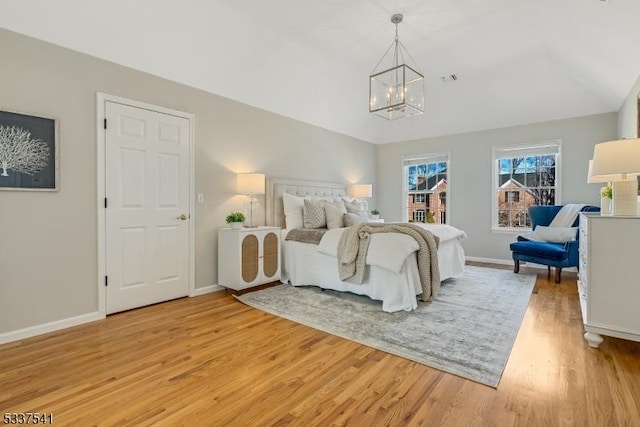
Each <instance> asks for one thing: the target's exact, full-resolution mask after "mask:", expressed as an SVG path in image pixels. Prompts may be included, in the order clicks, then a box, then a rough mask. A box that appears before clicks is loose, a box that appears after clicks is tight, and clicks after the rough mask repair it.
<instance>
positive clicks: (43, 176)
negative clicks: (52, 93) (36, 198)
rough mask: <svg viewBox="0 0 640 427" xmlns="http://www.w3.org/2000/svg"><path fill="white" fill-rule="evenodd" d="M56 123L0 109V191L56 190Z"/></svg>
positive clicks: (54, 120)
mask: <svg viewBox="0 0 640 427" xmlns="http://www.w3.org/2000/svg"><path fill="white" fill-rule="evenodd" d="M58 176H59V175H58V121H57V120H56V119H54V118H50V117H43V116H36V115H32V114H26V113H19V112H15V111H6V110H0V190H21V191H57V190H58V181H59V179H58Z"/></svg>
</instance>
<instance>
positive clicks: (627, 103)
mask: <svg viewBox="0 0 640 427" xmlns="http://www.w3.org/2000/svg"><path fill="white" fill-rule="evenodd" d="M638 97H640V76H639V77H638V80H636V83H635V84H634V85H633V87H632V88H631V90H630V91H629V95H627V99H625V100H624V102H623V103H622V106H621V107H620V110H619V111H618V138H640V135H638Z"/></svg>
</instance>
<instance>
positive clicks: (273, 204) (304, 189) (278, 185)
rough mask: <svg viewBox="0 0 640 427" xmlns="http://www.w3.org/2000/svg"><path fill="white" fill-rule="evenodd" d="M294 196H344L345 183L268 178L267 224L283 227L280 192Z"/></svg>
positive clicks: (345, 192)
mask: <svg viewBox="0 0 640 427" xmlns="http://www.w3.org/2000/svg"><path fill="white" fill-rule="evenodd" d="M283 193H289V194H294V195H296V196H300V197H304V196H316V197H340V196H346V195H347V190H346V186H345V184H336V183H332V182H319V181H301V180H297V179H287V178H268V179H267V191H266V205H267V218H266V221H267V225H275V226H277V227H282V228H284V208H283V206H282V194H283Z"/></svg>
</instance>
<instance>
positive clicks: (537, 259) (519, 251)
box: [510, 206, 600, 283]
mask: <svg viewBox="0 0 640 427" xmlns="http://www.w3.org/2000/svg"><path fill="white" fill-rule="evenodd" d="M561 208H562V206H530V207H529V217H530V218H531V227H532V229H533V230H535V228H536V227H537V226H538V225H549V224H550V223H551V221H552V220H553V218H554V217H555V216H556V214H557V213H558V212H559V211H560V209H561ZM581 212H600V208H599V207H597V206H585V207H583V208H582V210H581ZM578 222H579V219H576V220H575V222H574V223H573V225H572V226H573V227H577V226H578ZM578 237H579V236H578V233H577V232H576V240H572V241H570V242H566V243H550V242H539V241H530V240H528V239H526V238H525V237H522V236H518V239H517V241H516V242H513V243H511V245H510V248H511V253H512V256H513V262H514V266H513V271H514V273H518V272H519V271H520V261H526V262H532V263H534V264H542V265H546V266H547V272H548V277H551V267H555V268H556V277H555V280H556V283H560V276H561V274H562V269H563V268H565V267H577V266H578V245H579V243H578Z"/></svg>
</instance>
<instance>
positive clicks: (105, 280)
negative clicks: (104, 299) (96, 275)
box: [104, 276, 109, 286]
mask: <svg viewBox="0 0 640 427" xmlns="http://www.w3.org/2000/svg"><path fill="white" fill-rule="evenodd" d="M104 285H105V286H109V276H104Z"/></svg>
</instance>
